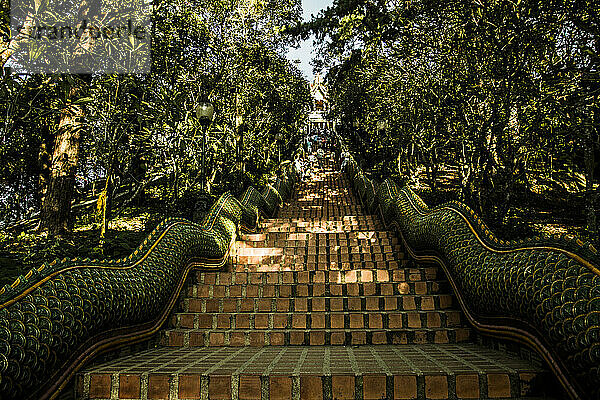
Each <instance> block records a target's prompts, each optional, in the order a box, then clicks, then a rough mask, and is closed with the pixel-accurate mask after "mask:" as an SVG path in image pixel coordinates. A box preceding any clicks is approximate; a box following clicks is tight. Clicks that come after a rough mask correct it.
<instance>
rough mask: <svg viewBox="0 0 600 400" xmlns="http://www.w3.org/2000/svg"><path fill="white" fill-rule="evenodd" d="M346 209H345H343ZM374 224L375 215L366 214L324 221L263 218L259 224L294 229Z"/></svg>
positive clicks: (298, 218)
mask: <svg viewBox="0 0 600 400" xmlns="http://www.w3.org/2000/svg"><path fill="white" fill-rule="evenodd" d="M287 207H293V205H289V206H287ZM344 208H346V207H344ZM364 222H367V223H376V224H379V223H380V221H379V217H378V216H377V215H376V214H371V215H366V214H363V213H361V214H356V215H350V214H344V215H340V216H339V217H335V218H331V219H324V218H302V217H290V218H281V217H277V218H264V219H262V220H261V222H260V223H259V226H261V227H267V226H272V225H290V226H296V227H302V226H305V227H308V226H320V225H323V224H326V225H329V224H331V223H341V224H357V223H364Z"/></svg>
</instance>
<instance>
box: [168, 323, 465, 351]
mask: <svg viewBox="0 0 600 400" xmlns="http://www.w3.org/2000/svg"><path fill="white" fill-rule="evenodd" d="M470 339H471V330H470V329H469V328H465V327H457V328H432V329H427V328H421V329H413V328H397V329H368V328H356V329H318V330H316V329H311V330H307V329H302V328H299V329H264V330H256V329H251V330H248V329H235V330H234V329H206V330H204V329H167V330H164V331H161V337H160V343H161V345H163V346H183V347H195V346H309V345H310V346H359V345H385V344H396V345H399V344H425V343H461V342H466V341H469V340H470Z"/></svg>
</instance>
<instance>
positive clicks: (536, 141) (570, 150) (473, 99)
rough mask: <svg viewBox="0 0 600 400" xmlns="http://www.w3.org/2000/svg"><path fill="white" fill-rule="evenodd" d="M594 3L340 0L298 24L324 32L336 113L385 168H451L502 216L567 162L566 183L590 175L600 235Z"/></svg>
mask: <svg viewBox="0 0 600 400" xmlns="http://www.w3.org/2000/svg"><path fill="white" fill-rule="evenodd" d="M598 11H599V6H598V4H597V2H580V3H572V2H564V1H539V0H524V1H517V2H508V1H500V0H496V1H487V2H479V1H475V2H456V1H435V2H432V1H428V0H418V1H386V0H350V1H348V0H336V1H334V2H333V6H332V7H330V8H328V9H327V10H325V11H324V12H322V13H321V14H319V15H318V16H317V17H316V18H314V19H313V21H311V22H310V23H308V24H304V25H301V26H297V27H296V28H295V29H294V30H293V31H294V32H296V33H300V34H304V35H307V34H308V33H311V32H313V33H316V34H317V36H318V37H320V38H321V39H322V43H321V46H320V50H319V51H320V58H321V64H323V65H331V66H332V68H331V69H330V70H329V74H328V75H327V80H328V83H329V87H330V94H331V96H332V101H333V111H332V114H333V115H332V116H333V117H336V118H339V119H340V121H341V123H342V125H343V126H344V132H345V135H346V136H347V137H349V139H350V141H351V142H352V144H353V146H354V148H355V149H356V150H357V154H361V155H364V156H365V157H364V163H365V167H367V168H368V169H370V170H371V171H372V173H373V174H374V175H375V176H384V175H385V176H390V175H394V174H401V175H404V176H407V177H409V178H411V179H413V180H415V179H417V177H418V175H419V171H421V170H424V171H425V172H426V174H427V176H428V181H429V183H430V185H431V186H433V188H434V189H435V188H436V185H438V184H439V182H440V173H439V172H440V169H441V168H442V166H444V165H450V166H452V167H454V168H455V170H456V177H455V181H456V182H457V184H458V187H459V191H460V194H459V196H458V197H459V198H460V199H461V200H463V201H465V202H466V203H468V204H469V205H470V206H471V207H473V208H474V209H476V210H477V211H478V212H479V213H480V214H482V215H483V216H484V217H485V218H486V220H487V221H489V222H491V223H492V224H495V223H502V222H507V221H508V219H509V216H510V213H509V211H510V209H511V207H515V206H516V205H517V203H516V199H520V198H523V197H524V196H522V195H521V194H523V193H534V192H537V191H539V190H545V189H544V187H540V185H539V182H540V181H541V180H542V178H543V177H547V176H548V171H552V170H556V171H560V170H562V168H563V165H569V167H568V170H569V172H570V176H569V177H567V179H568V180H569V181H575V180H577V179H578V176H584V177H585V179H584V184H585V185H586V187H585V190H586V196H588V197H589V198H588V200H587V204H588V206H587V210H588V211H586V212H588V226H589V229H590V235H591V237H594V236H596V234H597V232H596V227H595V223H593V220H594V218H595V217H594V218H592V216H593V215H594V214H595V207H596V200H594V199H597V198H598V196H597V190H598V189H597V176H598V172H599V171H600V168H598V166H600V162H599V160H598V155H600V146H599V139H598V134H599V129H598V128H599V125H598V121H599V120H598V116H599V115H600V113H599V111H600V110H599V109H598V107H599V104H600V103H599V100H600V97H599V96H600V85H599V82H600V62H599V61H600V58H599V55H600V20H599V15H600V14H599V13H598ZM586 160H587V161H586ZM550 175H552V173H550ZM553 179H555V178H553ZM579 190H582V188H581V187H580V188H579ZM594 196H595V197H594ZM590 210H591V212H590Z"/></svg>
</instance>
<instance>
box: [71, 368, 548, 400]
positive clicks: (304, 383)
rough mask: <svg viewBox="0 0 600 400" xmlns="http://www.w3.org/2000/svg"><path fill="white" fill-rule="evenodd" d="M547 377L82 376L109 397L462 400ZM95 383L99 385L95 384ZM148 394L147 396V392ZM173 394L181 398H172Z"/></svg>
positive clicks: (498, 394) (93, 391)
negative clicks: (170, 395) (112, 395)
mask: <svg viewBox="0 0 600 400" xmlns="http://www.w3.org/2000/svg"><path fill="white" fill-rule="evenodd" d="M544 378H545V377H544V376H543V375H532V374H507V373H497V374H488V375H484V374H482V375H477V374H457V375H450V376H448V375H419V376H412V375H359V376H356V375H352V374H349V375H333V376H319V375H313V376H310V375H295V376H285V375H283V376H277V375H273V376H261V375H256V374H243V375H233V376H232V375H221V376H217V375H212V376H209V375H201V374H193V373H182V374H170V375H169V374H133V373H132V374H121V375H118V374H93V375H86V376H85V377H84V376H79V377H78V380H79V382H78V384H77V387H78V398H81V399H83V398H85V399H88V398H89V399H109V398H111V393H113V392H114V393H115V394H116V395H117V397H116V398H117V399H130V400H131V399H142V398H146V399H167V398H179V399H234V398H237V399H249V400H252V399H254V400H290V399H291V400H309V399H311V400H314V399H323V400H332V399H340V400H343V399H352V400H356V399H365V400H373V399H417V400H424V399H427V398H435V399H456V398H470V399H473V398H477V399H479V398H507V397H523V396H527V397H528V398H530V397H531V396H541V394H542V393H543V392H544V390H543V389H544V387H543V382H544ZM90 383H93V384H94V385H93V386H91V387H90ZM142 393H143V394H144V395H143V396H142ZM169 394H172V396H177V397H169Z"/></svg>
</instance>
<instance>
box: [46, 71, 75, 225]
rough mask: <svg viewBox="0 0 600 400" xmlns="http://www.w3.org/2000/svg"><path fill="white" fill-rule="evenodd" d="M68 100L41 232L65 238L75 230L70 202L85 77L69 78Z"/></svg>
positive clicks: (72, 190) (56, 144) (59, 130)
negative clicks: (72, 229) (64, 236)
mask: <svg viewBox="0 0 600 400" xmlns="http://www.w3.org/2000/svg"><path fill="white" fill-rule="evenodd" d="M66 86H67V88H66V92H67V96H66V98H67V101H66V103H65V106H64V108H63V110H62V111H61V113H60V121H59V123H58V130H57V132H56V138H55V140H54V150H53V154H52V164H51V167H50V180H49V182H48V190H47V192H46V196H45V197H44V202H43V204H42V212H41V224H40V229H41V231H44V232H47V233H48V234H49V235H52V236H56V235H64V234H66V233H68V232H69V231H70V230H71V228H72V221H71V202H72V200H73V192H74V189H75V174H76V172H77V165H78V163H79V147H80V146H79V145H80V142H81V133H82V129H83V123H84V122H83V119H84V106H83V104H82V103H81V99H82V97H83V95H84V92H85V90H84V87H85V78H83V77H70V78H69V79H68V80H67V82H66Z"/></svg>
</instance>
